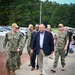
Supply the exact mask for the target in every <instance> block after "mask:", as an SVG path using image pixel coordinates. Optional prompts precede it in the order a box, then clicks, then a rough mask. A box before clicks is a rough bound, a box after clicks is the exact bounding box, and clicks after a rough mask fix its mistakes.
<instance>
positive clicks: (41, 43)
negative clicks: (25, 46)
mask: <svg viewBox="0 0 75 75" xmlns="http://www.w3.org/2000/svg"><path fill="white" fill-rule="evenodd" d="M34 48H36V54H37V55H38V57H37V58H38V64H39V68H40V70H41V72H42V73H41V74H40V75H47V71H48V70H47V69H48V59H49V55H50V54H51V53H52V52H53V51H54V42H53V37H52V34H51V33H50V32H48V31H45V26H44V24H41V25H40V26H39V32H37V34H36V36H35V38H34V39H33V41H32V44H31V53H33V50H34Z"/></svg>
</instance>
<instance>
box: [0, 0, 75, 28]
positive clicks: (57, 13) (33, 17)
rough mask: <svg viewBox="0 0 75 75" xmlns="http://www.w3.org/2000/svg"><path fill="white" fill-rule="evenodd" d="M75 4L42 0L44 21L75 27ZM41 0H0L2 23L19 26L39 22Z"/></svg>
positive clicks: (54, 25)
mask: <svg viewBox="0 0 75 75" xmlns="http://www.w3.org/2000/svg"><path fill="white" fill-rule="evenodd" d="M74 9H75V4H72V3H71V4H70V5H68V4H63V5H61V4H58V3H56V2H51V1H49V0H46V1H45V2H42V23H44V24H45V25H47V24H51V26H52V27H57V25H58V24H59V23H63V24H64V25H65V26H72V27H75V10H74ZM39 20H40V0H0V25H11V24H12V23H13V22H16V23H17V24H18V25H19V26H24V27H27V26H28V25H29V24H33V25H35V24H36V23H38V24H39Z"/></svg>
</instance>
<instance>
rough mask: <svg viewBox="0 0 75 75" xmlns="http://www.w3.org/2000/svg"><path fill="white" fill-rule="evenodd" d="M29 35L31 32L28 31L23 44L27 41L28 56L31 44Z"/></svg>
mask: <svg viewBox="0 0 75 75" xmlns="http://www.w3.org/2000/svg"><path fill="white" fill-rule="evenodd" d="M31 34H32V32H30V31H28V32H27V35H26V39H25V43H26V41H27V52H28V54H29V55H30V42H31Z"/></svg>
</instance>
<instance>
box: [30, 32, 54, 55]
mask: <svg viewBox="0 0 75 75" xmlns="http://www.w3.org/2000/svg"><path fill="white" fill-rule="evenodd" d="M34 48H36V54H37V55H38V53H39V50H40V32H37V33H36V34H35V37H34V39H33V40H32V44H31V49H34ZM52 51H54V41H53V37H52V33H50V32H48V31H45V33H44V42H43V52H44V54H45V55H46V56H47V55H50V54H51V53H52Z"/></svg>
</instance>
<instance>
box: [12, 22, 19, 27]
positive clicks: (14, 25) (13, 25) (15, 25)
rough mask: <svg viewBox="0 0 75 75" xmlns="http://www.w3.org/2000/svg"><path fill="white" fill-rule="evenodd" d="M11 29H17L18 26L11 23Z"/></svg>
mask: <svg viewBox="0 0 75 75" xmlns="http://www.w3.org/2000/svg"><path fill="white" fill-rule="evenodd" d="M11 27H12V28H19V26H18V25H17V24H16V23H13V24H12V25H11Z"/></svg>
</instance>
